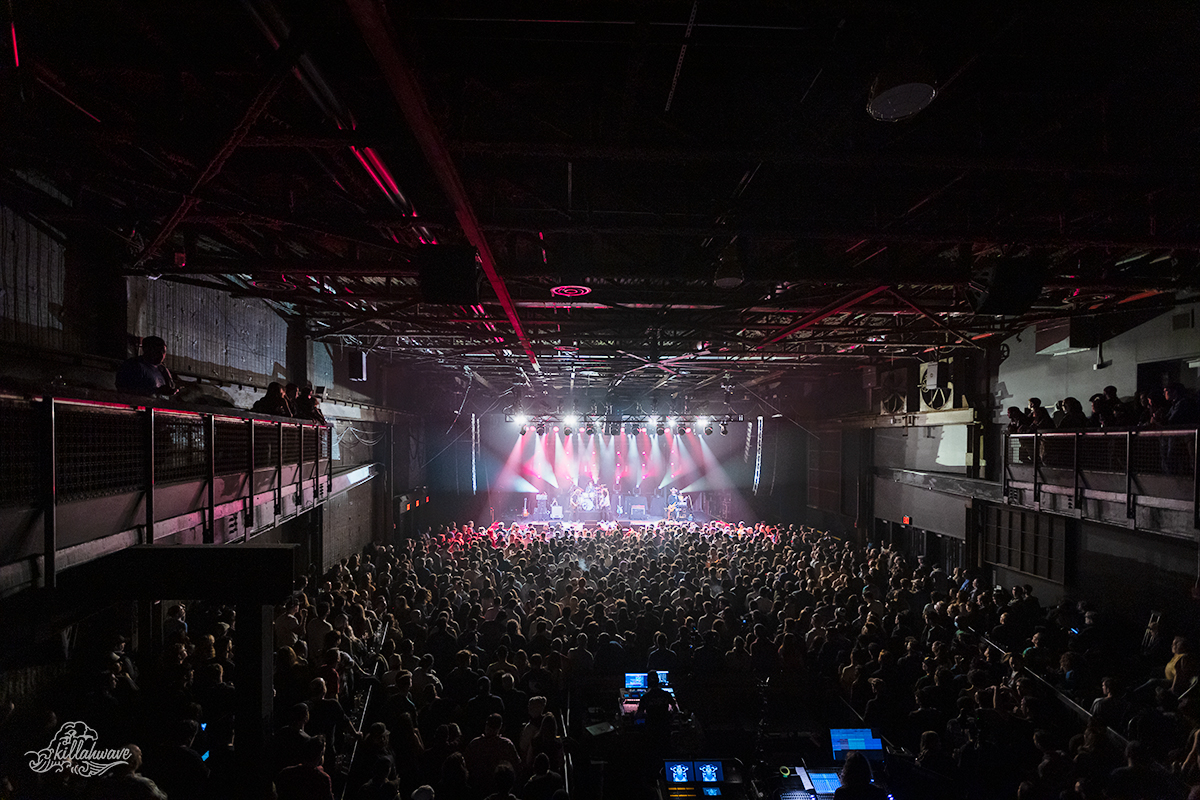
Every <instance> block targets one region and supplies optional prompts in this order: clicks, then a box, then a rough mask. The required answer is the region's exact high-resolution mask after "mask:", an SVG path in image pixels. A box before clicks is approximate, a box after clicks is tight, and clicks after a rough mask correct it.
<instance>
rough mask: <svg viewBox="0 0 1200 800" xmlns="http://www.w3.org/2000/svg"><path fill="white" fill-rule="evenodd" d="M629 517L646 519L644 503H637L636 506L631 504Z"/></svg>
mask: <svg viewBox="0 0 1200 800" xmlns="http://www.w3.org/2000/svg"><path fill="white" fill-rule="evenodd" d="M629 518H630V519H645V518H646V507H645V506H644V505H640V504H639V505H636V506H630V507H629Z"/></svg>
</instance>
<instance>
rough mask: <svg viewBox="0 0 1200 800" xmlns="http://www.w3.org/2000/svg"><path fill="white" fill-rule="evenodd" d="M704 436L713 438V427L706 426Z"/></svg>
mask: <svg viewBox="0 0 1200 800" xmlns="http://www.w3.org/2000/svg"><path fill="white" fill-rule="evenodd" d="M704 435H705V436H712V425H705V426H704Z"/></svg>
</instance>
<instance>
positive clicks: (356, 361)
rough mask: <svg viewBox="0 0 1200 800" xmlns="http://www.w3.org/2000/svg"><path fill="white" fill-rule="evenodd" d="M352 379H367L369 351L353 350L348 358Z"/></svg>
mask: <svg viewBox="0 0 1200 800" xmlns="http://www.w3.org/2000/svg"><path fill="white" fill-rule="evenodd" d="M348 366H349V368H350V380H352V381H360V382H361V381H365V380H366V379H367V353H366V351H365V350H351V351H350V357H349V359H348Z"/></svg>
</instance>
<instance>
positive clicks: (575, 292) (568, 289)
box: [550, 284, 592, 297]
mask: <svg viewBox="0 0 1200 800" xmlns="http://www.w3.org/2000/svg"><path fill="white" fill-rule="evenodd" d="M591 293H592V287H590V286H578V285H573V284H565V285H563V286H555V287H554V288H553V289H551V290H550V294H552V295H554V296H555V297H583V296H584V295H587V294H591Z"/></svg>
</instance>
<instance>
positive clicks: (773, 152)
mask: <svg viewBox="0 0 1200 800" xmlns="http://www.w3.org/2000/svg"><path fill="white" fill-rule="evenodd" d="M449 146H450V149H451V150H453V151H454V152H456V153H463V154H466V155H489V156H496V157H500V158H508V157H520V158H542V159H558V160H563V161H581V160H585V159H592V160H597V161H633V162H654V163H670V164H688V163H696V162H732V163H737V164H758V163H767V164H797V165H803V166H821V167H851V168H860V169H870V170H879V169H884V168H889V167H891V168H896V169H920V170H979V171H998V172H1035V173H1052V174H1063V175H1066V174H1073V175H1079V174H1087V175H1113V176H1137V177H1144V176H1145V175H1146V174H1147V172H1148V168H1147V165H1145V164H1123V163H1116V162H1113V163H1096V162H1094V161H1083V160H1079V161H1066V160H1049V159H1037V158H984V157H980V156H972V155H954V154H949V153H917V152H910V153H903V152H891V151H888V152H884V153H880V154H869V153H862V154H855V153H836V152H828V151H826V152H818V151H815V150H803V149H801V148H795V147H789V148H760V149H745V148H717V147H657V146H653V145H619V144H616V145H609V144H589V143H586V142H554V143H542V142H480V141H456V142H451V143H450V145H449ZM1153 168H1154V169H1157V170H1158V171H1159V172H1160V174H1161V175H1163V176H1164V177H1166V176H1171V175H1177V174H1178V172H1177V170H1181V171H1183V172H1184V173H1200V163H1194V162H1192V163H1188V162H1173V163H1170V164H1168V163H1161V164H1155V165H1153Z"/></svg>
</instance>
